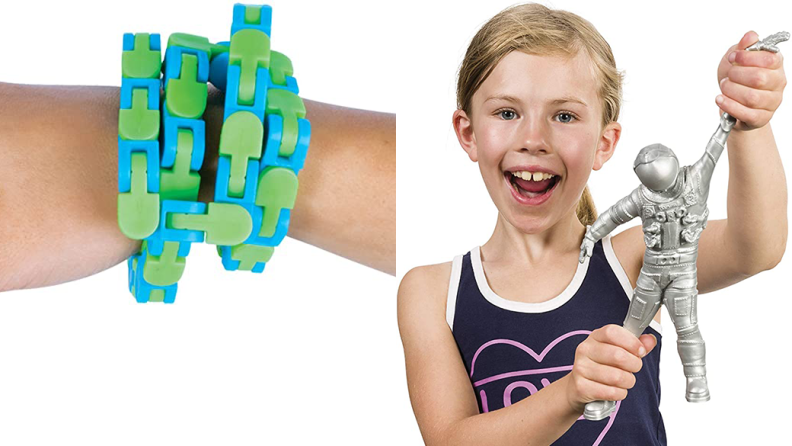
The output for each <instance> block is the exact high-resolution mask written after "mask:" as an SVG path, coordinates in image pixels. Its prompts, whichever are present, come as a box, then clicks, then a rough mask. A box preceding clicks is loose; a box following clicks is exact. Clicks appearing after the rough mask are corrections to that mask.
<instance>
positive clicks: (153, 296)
mask: <svg viewBox="0 0 792 446" xmlns="http://www.w3.org/2000/svg"><path fill="white" fill-rule="evenodd" d="M148 301H149V302H163V301H165V290H151V293H149V300H148Z"/></svg>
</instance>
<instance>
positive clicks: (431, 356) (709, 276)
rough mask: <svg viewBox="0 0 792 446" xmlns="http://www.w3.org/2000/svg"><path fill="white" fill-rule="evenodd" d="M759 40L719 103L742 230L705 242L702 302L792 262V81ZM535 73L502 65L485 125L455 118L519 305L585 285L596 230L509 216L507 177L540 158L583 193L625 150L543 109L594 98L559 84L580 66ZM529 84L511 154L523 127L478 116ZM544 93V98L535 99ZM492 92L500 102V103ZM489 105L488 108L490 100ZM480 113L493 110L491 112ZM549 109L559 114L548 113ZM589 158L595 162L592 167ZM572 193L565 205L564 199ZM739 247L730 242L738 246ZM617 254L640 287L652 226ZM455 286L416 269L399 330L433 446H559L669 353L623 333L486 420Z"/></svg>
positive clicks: (735, 215)
mask: <svg viewBox="0 0 792 446" xmlns="http://www.w3.org/2000/svg"><path fill="white" fill-rule="evenodd" d="M756 40H757V38H756V34H755V33H752V32H751V33H747V34H746V35H745V36H743V38H742V39H741V40H740V43H739V44H738V45H735V46H733V47H731V48H730V49H729V50H728V51H727V52H726V54H725V55H724V56H723V60H722V61H721V64H720V66H719V68H718V81H719V82H720V86H721V92H722V95H719V97H718V98H717V99H716V103H717V104H718V106H719V107H720V109H721V110H722V111H726V112H728V113H729V114H731V115H732V116H734V117H736V118H737V119H738V120H739V122H738V125H737V126H735V128H734V130H732V133H731V135H730V137H729V141H728V146H727V149H728V153H729V155H728V156H729V188H728V195H727V204H728V208H727V213H728V217H727V218H726V219H722V220H714V221H711V222H710V223H709V225H708V227H707V230H706V231H704V232H703V233H702V236H701V239H700V241H699V257H698V263H697V266H698V288H699V293H700V294H705V293H708V292H711V291H715V290H718V289H720V288H724V287H726V286H729V285H731V284H734V283H737V282H739V281H741V280H744V279H746V278H748V277H750V276H752V275H754V274H757V273H759V272H761V271H764V270H767V269H770V268H773V267H774V266H775V265H777V264H778V263H779V262H780V260H781V258H782V256H783V254H784V252H785V249H786V241H787V233H788V223H787V219H786V214H787V212H786V209H787V189H786V180H785V175H784V171H783V167H782V165H781V160H780V155H779V153H778V148H777V147H776V144H775V141H774V138H773V133H772V130H771V129H770V125H769V121H770V118H771V117H772V115H773V113H774V112H775V110H776V109H777V108H778V106H779V104H780V103H781V94H782V92H783V89H784V87H785V85H786V77H785V75H784V71H783V66H782V63H781V62H782V58H781V55H780V54H775V55H768V54H766V52H762V53H764V54H762V53H753V54H749V53H748V52H746V51H742V49H744V48H745V47H747V46H748V45H750V44H751V43H753V42H755V41H756ZM732 53H735V57H734V58H730V55H731V54H732ZM521 60H522V61H523V62H525V61H526V59H525V58H522V59H521V58H520V57H517V58H511V59H510V58H509V56H506V57H504V58H503V59H502V60H501V62H500V64H506V63H512V62H514V63H515V65H514V67H516V68H517V70H516V71H514V73H516V76H510V75H509V73H510V71H509V70H508V69H503V70H499V69H498V67H497V66H496V68H495V70H493V72H492V74H491V75H490V77H489V78H488V79H487V80H485V81H484V83H482V85H481V87H480V89H479V91H477V92H476V93H475V95H474V97H473V106H472V107H473V112H472V113H471V116H472V118H471V117H470V116H467V115H466V114H465V113H464V111H461V110H458V111H457V112H456V113H455V115H454V127H455V130H456V131H457V136H458V138H459V140H460V143H461V145H462V146H463V148H464V149H465V151H466V152H467V153H468V155H469V156H470V158H471V160H473V161H476V162H478V163H479V167H480V169H481V170H482V175H483V176H484V178H485V183H487V178H488V176H487V175H489V178H494V179H495V180H494V181H492V182H491V183H490V184H487V186H488V188H489V189H490V195H491V196H494V197H493V200H494V201H495V202H496V205H498V210H499V215H498V221H497V223H496V226H495V230H494V231H493V234H492V236H491V237H490V239H489V240H488V241H487V242H486V243H485V244H484V245H482V246H481V255H482V266H483V269H484V272H485V275H486V278H487V282H488V283H489V285H490V288H492V289H493V290H494V291H495V292H496V293H497V294H498V295H500V296H502V297H504V298H506V299H510V300H515V301H522V302H544V301H546V300H548V299H550V298H552V297H553V296H556V295H557V294H558V293H559V292H560V291H561V290H563V289H564V288H566V287H567V285H568V284H569V282H570V281H571V279H572V277H573V275H574V273H575V270H576V268H577V265H578V255H579V253H580V243H581V241H582V240H583V236H584V233H585V227H584V226H583V225H582V224H581V223H580V222H579V221H578V219H577V217H576V215H575V213H574V204H575V203H576V201H575V200H568V201H569V203H571V205H570V206H567V207H566V208H564V206H560V205H556V207H555V208H553V209H551V210H547V211H545V212H536V213H535V214H528V213H527V212H526V214H525V215H522V214H519V213H516V212H514V209H515V208H514V207H513V206H512V207H509V206H511V205H510V202H509V201H508V200H502V201H500V204H499V202H498V199H500V197H502V196H505V197H508V195H497V194H499V193H502V191H501V189H500V187H501V186H500V185H499V183H498V182H497V180H499V178H498V176H499V175H501V174H502V173H501V172H500V169H501V165H505V167H510V166H511V165H514V164H519V163H518V162H512V161H510V160H509V159H508V157H509V156H511V155H513V154H514V153H521V152H527V153H534V152H535V153H540V154H543V155H544V156H545V157H546V158H547V159H548V163H550V162H551V161H554V162H555V163H554V164H552V168H554V169H556V170H557V171H558V172H559V173H561V174H566V175H565V176H566V177H567V178H565V179H564V180H562V181H570V184H571V183H572V182H573V180H574V181H577V180H578V179H579V178H576V175H578V176H579V175H580V174H581V172H583V171H584V170H585V169H582V168H581V166H585V165H586V163H587V166H588V169H589V173H590V170H591V169H594V170H597V169H599V168H600V167H601V165H602V163H604V162H605V161H607V160H608V159H609V158H610V156H612V154H613V150H614V149H615V146H616V143H617V142H618V128H617V127H607V126H606V127H605V128H601V129H599V131H594V130H592V129H588V130H589V131H586V128H583V126H584V125H586V123H587V122H590V121H587V119H590V117H591V116H596V117H599V116H600V115H599V114H598V113H597V110H595V112H591V111H590V110H586V109H579V110H578V111H577V116H578V118H579V121H570V122H572V125H575V123H577V125H578V126H580V128H579V129H577V130H576V129H575V128H571V129H566V128H563V131H559V130H558V129H559V128H561V127H559V126H560V124H559V123H558V122H559V120H557V117H558V116H560V115H563V114H564V113H563V112H561V113H559V112H558V111H557V109H556V108H554V107H549V106H548V107H546V108H543V107H544V105H542V104H545V102H543V97H542V96H541V94H543V93H545V92H548V91H553V90H552V89H553V86H554V85H583V83H584V82H585V79H583V76H580V77H579V79H580V82H579V83H578V84H575V83H572V82H565V81H563V80H561V81H559V80H558V79H563V77H564V75H565V74H566V73H568V72H570V69H569V65H568V64H557V61H556V62H552V61H549V60H548V59H544V60H538V59H536V58H534V59H533V62H532V63H535V64H537V65H535V67H534V68H535V70H536V71H534V72H531V71H530V70H526V69H525V67H524V66H521V65H520V61H521ZM543 70H547V71H546V72H544V74H543V75H539V76H536V77H531V78H530V82H529V81H526V80H525V79H527V75H526V73H531V75H534V74H535V73H536V72H542V71H543ZM583 72H585V71H583ZM723 79H725V80H723ZM521 80H522V81H525V82H526V83H527V84H526V85H527V86H523V87H522V88H518V89H512V90H508V91H507V93H509V95H510V96H515V95H520V96H518V97H517V98H516V100H510V102H509V103H507V104H506V106H504V110H506V111H508V112H509V113H508V114H507V116H503V115H502V114H501V113H503V112H502V111H500V110H498V108H499V107H500V106H496V107H493V109H495V110H494V112H489V116H495V117H504V118H505V117H508V118H509V119H508V121H510V122H511V121H512V120H519V119H523V120H524V121H523V123H522V124H521V125H522V126H523V127H521V128H520V129H519V131H518V132H516V136H515V137H516V138H520V139H515V140H514V141H512V142H511V143H510V142H509V141H503V139H504V138H505V136H504V135H509V133H508V130H510V129H511V127H509V126H510V125H511V124H510V123H503V122H500V121H499V122H497V124H489V125H488V124H487V121H486V118H481V117H479V118H477V116H482V115H485V116H486V113H478V112H479V110H485V108H484V105H483V104H485V102H486V101H485V100H484V98H486V97H497V96H498V95H499V94H500V90H499V88H500V87H501V86H510V87H511V86H514V85H519V82H520V81H521ZM722 80H723V81H722ZM721 81H722V82H721ZM488 83H489V84H488ZM534 86H535V87H536V89H535V90H533V91H532V90H531V88H533V87H534ZM489 87H492V90H488V89H489ZM589 88H591V87H589ZM585 90H586V89H582V90H580V91H571V92H567V93H571V94H574V95H575V96H577V97H582V98H583V99H584V102H586V103H589V104H591V103H592V101H590V100H588V99H587V98H586V97H585ZM482 91H483V92H484V93H481V92H482ZM537 92H539V93H537ZM480 93H481V95H480V96H481V98H480V99H478V101H479V102H478V103H477V99H476V95H479V94H480ZM537 95H538V96H537ZM561 96H567V95H561ZM553 97H554V96H553ZM553 97H550V98H549V99H553ZM477 104H478V106H479V107H481V108H477ZM546 104H553V102H551V101H550V100H548V101H547V102H546ZM531 107H535V109H534V108H531ZM562 110H563V109H562ZM477 113H478V114H477ZM567 114H568V113H567ZM565 118H566V117H565ZM477 119H479V121H477ZM715 119H716V118H715V116H714V113H713V122H717V121H716V120H715ZM564 120H566V119H564ZM471 122H472V123H474V124H475V123H476V122H479V123H481V127H479V128H478V129H475V131H474V128H475V127H476V125H474V124H471ZM515 125H517V124H515ZM488 127H489V129H494V130H495V131H494V132H492V133H493V134H495V135H496V136H497V138H488V132H487V130H488ZM504 129H505V130H504ZM575 131H580V133H579V134H578V135H580V136H579V138H575V139H574V140H572V139H570V137H569V135H573V132H575ZM590 134H594V135H595V141H593V143H592V144H591V147H592V149H591V150H592V153H590V154H589V153H582V152H581V153H571V152H566V153H564V152H561V150H564V149H565V148H568V147H572V146H573V145H574V143H577V142H578V141H586V140H587V138H589V135H590ZM557 141H562V142H564V144H558V143H557ZM703 143H704V142H702V146H701V150H702V151H703V149H704V146H703ZM498 144H503V145H504V148H502V149H501V148H499V147H498ZM594 146H596V149H594ZM587 150H588V149H587ZM493 154H494V155H493ZM548 154H549V155H548ZM551 155H552V156H551ZM583 155H586V156H590V157H589V158H585V159H584V158H580V157H581V156H583ZM581 159H582V160H583V161H581ZM482 160H483V162H482ZM561 161H563V163H562V162H561ZM526 163H528V162H527V161H526ZM583 184H585V181H580V182H579V188H578V189H576V195H574V194H573V195H574V196H575V199H577V197H579V196H580V193H581V192H582V189H583ZM557 191H558V190H557ZM560 191H561V193H564V190H563V189H560ZM553 199H555V197H554V198H553ZM558 203H563V202H562V201H558ZM554 213H557V214H558V215H557V216H556V215H554ZM726 240H728V241H729V243H725V241H726ZM612 243H613V249H614V252H615V254H616V256H617V257H618V259H619V262H620V264H621V265H622V266H623V268H624V269H625V272H626V273H627V276H628V278H629V280H630V283H631V284H632V285H633V287H634V286H635V282H636V280H637V278H638V275H639V271H640V268H641V263H642V258H643V253H644V250H645V245H644V242H643V233H642V232H641V228H640V226H636V227H633V228H630V229H627V230H625V231H623V232H621V233H619V234H616V235H614V236H613V238H612ZM518 271H519V272H518ZM450 274H451V264H450V263H442V264H437V265H428V266H421V267H417V268H413V269H412V270H410V271H409V272H408V273H407V274H405V276H404V278H403V279H402V283H401V285H400V287H399V293H398V319H399V329H400V333H401V337H402V343H403V344H404V352H405V362H406V368H407V383H408V389H409V391H410V399H411V402H412V406H413V410H414V412H415V416H416V420H417V421H418V425H419V427H420V429H421V434H422V435H423V438H424V441H425V442H426V444H427V445H446V444H453V445H468V444H469V445H486V444H493V445H528V444H530V445H540V444H550V443H552V442H554V441H555V440H556V439H558V438H559V437H560V436H561V435H563V434H564V433H565V432H566V431H567V430H568V429H569V428H570V427H571V426H572V425H573V424H574V423H575V421H576V420H577V419H578V417H579V416H580V415H581V414H582V413H583V409H584V406H585V403H587V402H589V401H593V400H611V401H617V400H622V399H624V398H625V397H626V396H627V393H628V390H629V389H630V388H632V386H633V384H634V383H635V378H634V376H633V374H634V373H636V372H637V371H638V370H639V369H640V363H641V358H642V357H643V356H645V354H647V353H648V352H649V351H651V350H652V349H653V348H654V347H655V345H656V339H654V337H653V336H651V335H643V336H641V337H640V338H635V337H634V336H633V335H632V334H630V333H629V332H628V331H627V330H625V329H624V328H622V327H620V326H617V325H608V326H605V327H602V328H600V329H598V330H595V331H594V332H592V334H591V335H589V336H588V338H586V340H584V341H583V342H582V343H581V344H580V345H579V346H578V348H577V350H576V354H575V358H574V363H573V366H572V371H571V372H570V373H569V374H568V375H566V376H564V377H563V378H561V379H558V380H557V381H555V382H553V383H551V384H550V385H548V386H546V387H544V388H543V389H541V390H539V391H538V392H536V393H534V394H533V395H531V396H530V397H528V398H524V399H522V400H520V401H519V402H517V403H515V404H512V405H511V406H509V407H505V408H503V409H499V410H495V411H492V412H487V413H483V414H480V413H479V411H478V405H477V402H476V395H475V394H474V392H472V391H471V383H470V379H469V378H468V376H467V373H466V370H465V366H464V363H463V362H462V358H461V357H460V354H459V350H458V347H457V345H456V342H455V340H454V337H453V334H452V333H451V331H450V330H449V327H448V324H447V322H446V319H445V314H446V296H447V293H448V284H449V278H450ZM528 290H530V291H528ZM656 319H659V313H658V317H657V318H656ZM641 348H643V350H641Z"/></svg>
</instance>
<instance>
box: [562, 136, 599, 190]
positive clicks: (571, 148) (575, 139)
mask: <svg viewBox="0 0 792 446" xmlns="http://www.w3.org/2000/svg"><path fill="white" fill-rule="evenodd" d="M557 147H559V149H558V155H559V156H560V157H561V159H562V160H563V162H564V165H565V166H566V169H567V177H568V178H567V179H568V180H569V181H570V182H575V183H576V182H582V183H585V182H586V180H587V179H588V177H589V175H590V174H591V169H592V166H593V165H594V153H595V151H596V136H593V135H591V134H588V133H584V132H579V134H571V133H568V134H566V135H564V137H563V138H561V139H560V140H559V141H558V145H557Z"/></svg>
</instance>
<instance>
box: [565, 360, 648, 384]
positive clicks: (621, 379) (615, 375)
mask: <svg viewBox="0 0 792 446" xmlns="http://www.w3.org/2000/svg"><path fill="white" fill-rule="evenodd" d="M576 367H577V373H578V374H579V375H580V376H581V377H583V378H585V379H588V380H589V381H593V382H596V383H600V384H603V385H606V386H611V387H618V388H620V389H632V388H633V386H635V375H633V374H632V373H630V372H627V371H624V370H622V369H620V368H618V367H612V366H609V365H603V364H599V363H596V362H593V361H588V362H583V361H579V362H578V363H577V364H576Z"/></svg>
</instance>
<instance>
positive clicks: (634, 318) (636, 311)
mask: <svg viewBox="0 0 792 446" xmlns="http://www.w3.org/2000/svg"><path fill="white" fill-rule="evenodd" d="M659 276H660V275H659V274H653V273H651V272H648V271H646V270H644V269H643V268H642V269H641V274H639V275H638V280H637V282H636V287H635V290H634V291H633V297H632V301H631V302H630V309H629V310H627V316H626V317H625V318H624V328H626V329H627V330H629V331H630V333H632V334H634V335H635V336H636V337H638V336H641V334H643V332H644V330H646V327H648V326H649V324H650V323H651V322H652V319H654V317H655V315H656V314H657V310H659V309H660V305H662V303H663V299H662V296H663V290H662V289H661V288H660V285H659V284H658V283H657V280H659Z"/></svg>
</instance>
